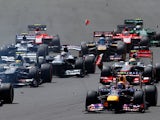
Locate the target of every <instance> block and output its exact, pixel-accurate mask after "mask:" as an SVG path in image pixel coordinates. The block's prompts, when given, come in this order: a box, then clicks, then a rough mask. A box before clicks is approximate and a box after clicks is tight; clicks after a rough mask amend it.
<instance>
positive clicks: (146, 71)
mask: <svg viewBox="0 0 160 120" xmlns="http://www.w3.org/2000/svg"><path fill="white" fill-rule="evenodd" d="M152 70H153V69H152V67H151V66H147V67H145V68H144V71H143V74H142V76H143V77H152Z"/></svg>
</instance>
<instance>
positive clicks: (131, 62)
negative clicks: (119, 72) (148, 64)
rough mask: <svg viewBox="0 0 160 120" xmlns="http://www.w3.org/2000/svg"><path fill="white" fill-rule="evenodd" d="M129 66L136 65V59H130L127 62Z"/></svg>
mask: <svg viewBox="0 0 160 120" xmlns="http://www.w3.org/2000/svg"><path fill="white" fill-rule="evenodd" d="M129 64H130V65H136V64H137V61H136V59H135V58H131V59H130V60H129Z"/></svg>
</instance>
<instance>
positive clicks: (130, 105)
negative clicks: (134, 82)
mask: <svg viewBox="0 0 160 120" xmlns="http://www.w3.org/2000/svg"><path fill="white" fill-rule="evenodd" d="M156 96H157V87H156V86H154V85H147V86H145V88H144V90H143V89H142V88H141V87H140V88H135V87H134V86H131V85H125V84H124V83H123V82H122V81H117V82H115V83H112V84H110V85H107V86H106V85H102V86H100V87H99V89H98V91H88V92H87V96H86V104H85V108H86V111H88V112H98V111H105V110H109V111H115V113H117V112H123V111H131V112H141V113H144V112H145V110H146V109H147V108H148V107H149V105H156V104H157V97H156ZM151 98H153V99H152V100H151Z"/></svg>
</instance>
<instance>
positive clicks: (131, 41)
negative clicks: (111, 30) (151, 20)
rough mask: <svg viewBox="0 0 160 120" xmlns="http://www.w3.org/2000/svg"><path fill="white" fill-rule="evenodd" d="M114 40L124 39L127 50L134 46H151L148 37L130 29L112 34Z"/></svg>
mask: <svg viewBox="0 0 160 120" xmlns="http://www.w3.org/2000/svg"><path fill="white" fill-rule="evenodd" d="M112 39H113V41H123V42H124V43H126V45H127V52H129V51H130V50H131V49H132V48H133V47H134V46H149V41H148V38H146V37H142V36H139V35H138V34H133V33H130V32H129V31H128V30H126V31H122V33H117V34H114V35H113V36H112Z"/></svg>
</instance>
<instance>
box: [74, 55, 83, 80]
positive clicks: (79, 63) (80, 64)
mask: <svg viewBox="0 0 160 120" xmlns="http://www.w3.org/2000/svg"><path fill="white" fill-rule="evenodd" d="M75 69H80V70H81V74H80V75H77V76H78V77H84V76H85V64H84V61H83V58H78V59H76V62H75Z"/></svg>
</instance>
